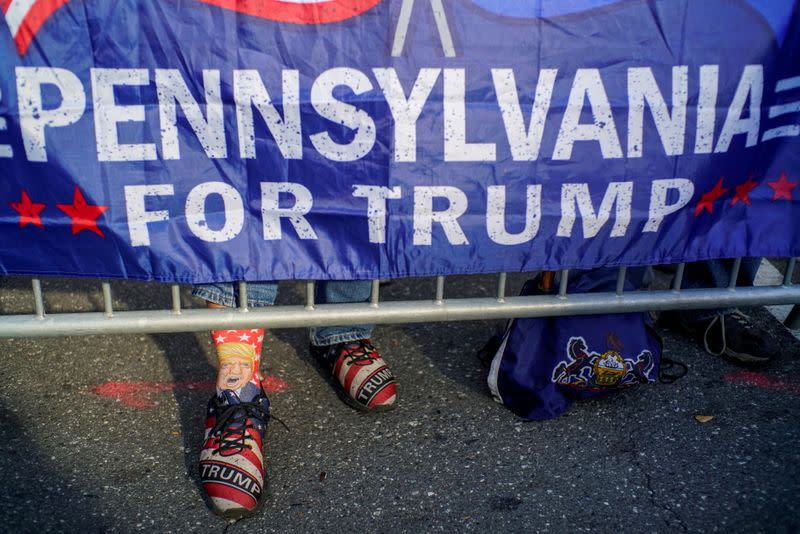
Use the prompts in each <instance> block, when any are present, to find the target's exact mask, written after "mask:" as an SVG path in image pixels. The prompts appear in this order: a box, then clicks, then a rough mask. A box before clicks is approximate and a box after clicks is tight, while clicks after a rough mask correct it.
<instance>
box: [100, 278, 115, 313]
mask: <svg viewBox="0 0 800 534" xmlns="http://www.w3.org/2000/svg"><path fill="white" fill-rule="evenodd" d="M101 285H102V287H103V308H104V312H105V314H106V317H108V318H109V319H110V318H111V317H114V304H113V302H112V301H111V284H109V283H108V282H103V283H102V284H101Z"/></svg>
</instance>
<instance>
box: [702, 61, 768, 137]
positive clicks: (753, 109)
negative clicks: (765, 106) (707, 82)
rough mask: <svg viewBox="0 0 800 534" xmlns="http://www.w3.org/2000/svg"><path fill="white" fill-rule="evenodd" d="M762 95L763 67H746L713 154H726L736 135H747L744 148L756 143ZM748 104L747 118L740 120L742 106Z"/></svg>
mask: <svg viewBox="0 0 800 534" xmlns="http://www.w3.org/2000/svg"><path fill="white" fill-rule="evenodd" d="M763 95H764V67H762V66H761V65H747V66H746V67H745V68H744V71H743V72H742V78H741V79H740V80H739V86H738V87H737V88H736V94H735V95H734V96H733V102H731V105H730V107H729V108H728V115H727V116H726V117H725V124H724V125H723V126H722V132H721V133H720V134H719V140H718V141H717V148H715V149H714V152H727V151H728V148H730V146H731V139H733V136H734V135H737V134H747V141H746V143H745V146H748V147H751V146H753V145H755V144H756V143H758V130H759V128H760V126H761V100H762V97H763ZM748 101H749V102H750V108H749V110H748V114H747V115H748V116H747V118H746V119H743V118H742V113H743V112H744V105H745V103H747V102H748Z"/></svg>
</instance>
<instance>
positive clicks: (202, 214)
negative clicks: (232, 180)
mask: <svg viewBox="0 0 800 534" xmlns="http://www.w3.org/2000/svg"><path fill="white" fill-rule="evenodd" d="M215 194H216V195H219V196H221V197H222V202H223V205H224V208H223V214H224V215H225V224H224V225H223V227H222V228H220V229H219V230H212V229H211V228H209V226H208V220H207V219H206V199H207V198H208V196H209V195H215ZM186 223H187V224H188V225H189V230H191V231H192V233H193V234H194V235H196V236H197V237H199V238H200V239H202V240H203V241H208V242H210V243H221V242H223V241H230V240H231V239H233V238H234V237H236V236H237V235H239V232H241V231H242V227H243V226H244V204H242V196H241V195H240V194H239V192H238V191H237V190H236V189H234V188H233V187H232V186H231V185H229V184H226V183H225V182H204V183H202V184H200V185H197V186H195V187H194V188H193V189H192V190H191V191H189V195H188V196H187V197H186Z"/></svg>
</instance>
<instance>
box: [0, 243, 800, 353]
mask: <svg viewBox="0 0 800 534" xmlns="http://www.w3.org/2000/svg"><path fill="white" fill-rule="evenodd" d="M796 263H797V262H796V258H791V259H788V261H787V262H786V269H785V270H784V272H783V277H782V283H779V284H775V285H767V286H748V287H737V285H736V279H737V276H738V272H739V268H740V265H741V259H738V260H736V261H734V262H733V267H732V271H731V277H730V280H731V283H730V284H729V285H728V287H717V288H701V289H684V288H682V283H683V273H684V267H685V264H679V265H678V266H677V268H676V270H675V275H674V277H673V281H672V285H671V287H669V288H665V289H660V290H640V291H625V290H624V285H625V278H626V271H627V270H626V268H625V267H621V268H619V269H618V276H617V284H616V291H614V292H607V293H574V294H569V293H568V292H567V282H568V280H569V271H567V270H563V271H560V283H559V289H558V292H557V293H555V294H552V295H536V296H507V294H506V285H507V274H506V273H500V274H498V275H497V278H496V292H495V294H494V296H492V297H462V298H448V297H447V296H446V295H445V285H446V277H444V276H439V277H437V278H436V284H435V293H434V295H433V298H432V299H427V300H403V301H384V300H381V287H380V282H379V281H377V280H375V281H373V282H372V294H371V297H370V299H369V301H368V302H365V303H353V304H316V303H315V302H314V289H315V282H307V283H306V285H305V302H304V303H302V304H297V305H281V306H272V307H267V308H250V307H249V306H248V301H247V283H245V282H240V283H239V294H240V296H241V298H240V306H239V308H237V309H185V308H183V307H182V306H181V296H180V286H179V285H177V284H176V285H172V286H171V302H172V305H171V308H170V309H162V310H141V311H137V310H133V311H116V310H115V309H114V306H113V301H112V288H111V283H109V282H102V283H101V288H102V303H103V304H102V306H103V310H102V311H95V312H77V313H76V312H71V313H48V312H47V310H46V309H45V303H44V296H43V291H42V285H41V282H40V280H39V279H33V281H32V295H33V314H32V315H31V314H17V315H0V337H33V336H63V335H87V334H130V333H159V332H190V331H201V330H211V329H217V328H232V329H233V328H248V327H254V326H258V325H269V326H270V328H294V327H304V326H329V325H342V326H345V325H352V324H362V323H375V324H390V323H423V322H432V321H460V320H475V319H504V318H515V317H544V316H559V315H580V314H593V313H622V312H632V311H646V310H674V309H700V308H720V307H729V306H760V305H770V304H775V305H778V304H781V305H786V304H794V305H795V306H794V308H793V309H792V312H791V313H790V314H789V316H788V317H787V319H786V322H785V324H786V325H787V326H788V327H789V328H800V284H797V283H794V282H793V274H794V271H795V265H796Z"/></svg>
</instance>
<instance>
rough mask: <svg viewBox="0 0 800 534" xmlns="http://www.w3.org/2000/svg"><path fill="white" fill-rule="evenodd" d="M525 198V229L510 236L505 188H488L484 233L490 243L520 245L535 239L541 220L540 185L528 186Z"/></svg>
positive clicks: (491, 186)
mask: <svg viewBox="0 0 800 534" xmlns="http://www.w3.org/2000/svg"><path fill="white" fill-rule="evenodd" d="M525 198H526V202H525V227H524V228H523V229H522V231H521V232H519V233H517V234H512V233H509V232H508V230H507V224H506V186H504V185H490V186H489V189H488V192H487V199H486V231H487V233H488V234H489V238H490V239H491V240H492V241H494V242H495V243H499V244H501V245H520V244H522V243H527V242H528V241H530V240H532V239H533V238H534V237H536V234H537V233H539V223H540V222H541V220H542V186H541V184H536V185H529V186H528V187H527V190H526V195H525Z"/></svg>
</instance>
